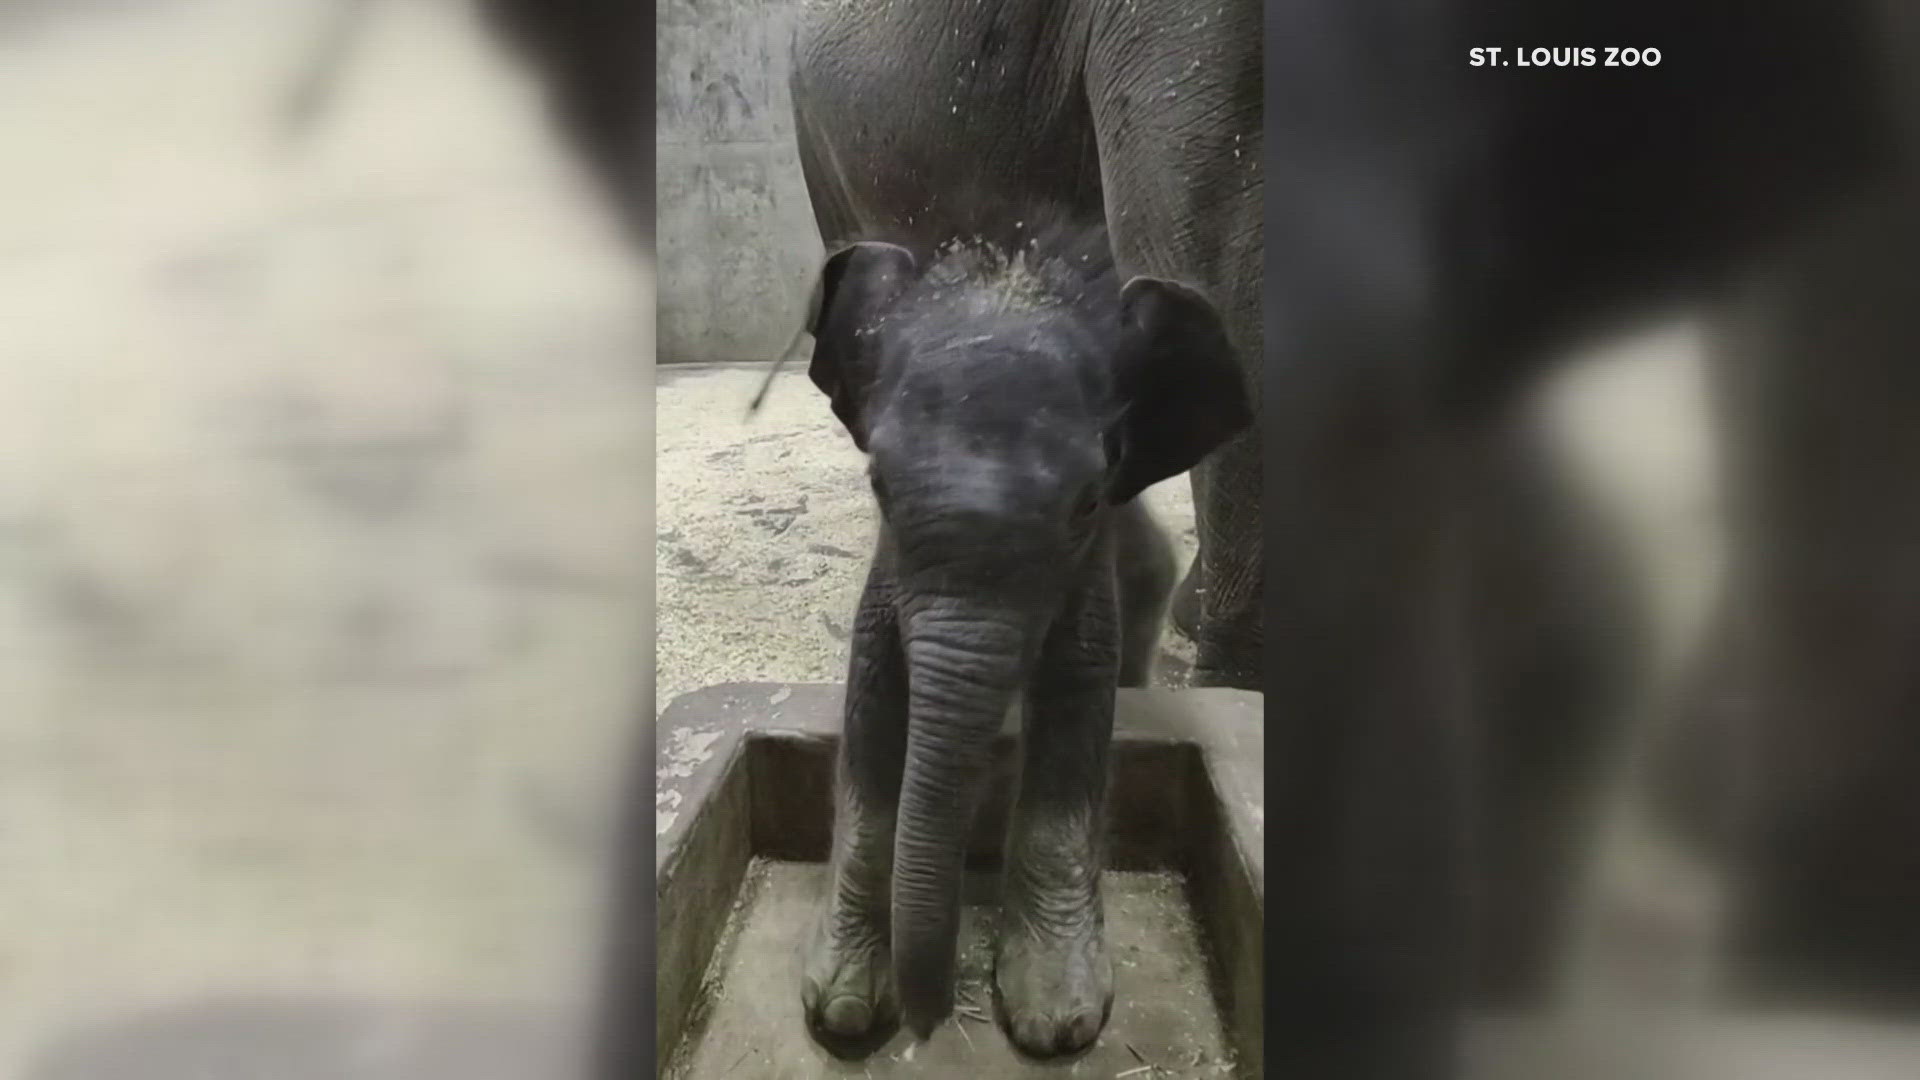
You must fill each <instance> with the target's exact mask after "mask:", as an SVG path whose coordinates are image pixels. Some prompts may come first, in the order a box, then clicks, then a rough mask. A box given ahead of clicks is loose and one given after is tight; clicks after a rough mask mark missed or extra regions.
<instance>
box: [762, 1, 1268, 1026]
mask: <svg viewBox="0 0 1920 1080" xmlns="http://www.w3.org/2000/svg"><path fill="white" fill-rule="evenodd" d="M1259 29H1260V11H1259V8H1258V7H1257V6H1256V5H1254V4H1252V3H1250V2H1248V0H1235V2H1232V3H1220V4H1202V5H1198V6H1193V7H1189V6H1179V7H1177V8H1176V7H1175V6H1173V5H1168V4H1160V3H1147V4H1140V3H1134V2H1130V0H1087V2H1078V3H1075V2H1068V3H1060V4H1037V3H978V2H975V0H948V2H940V0H936V2H930V3H888V2H884V0H875V2H862V0H850V2H846V3H828V4H816V5H812V6H810V7H809V8H808V9H807V13H806V15H805V17H804V20H803V25H802V27H801V29H800V31H799V34H798V39H797V42H796V45H795V51H794V65H793V81H792V90H793V103H794V113H795V120H796V128H797V135H798V141H799V150H800V160H801V164H802V167H803V169H804V171H805V176H806V183H807V189H808V193H809V195H810V197H811V200H812V202H813V208H814V214H815V218H816V221H817V223H818V225H819V227H820V232H821V235H822V238H823V239H824V240H825V242H826V244H827V249H828V251H830V252H836V254H835V255H834V256H833V257H832V258H831V259H830V260H829V262H828V264H827V267H826V272H825V274H824V275H823V277H824V280H825V282H826V284H827V286H828V287H827V288H825V289H823V303H822V307H821V313H820V316H819V321H818V323H817V324H816V327H815V336H816V347H815V353H814V360H813V372H812V374H813V377H814V380H815V382H816V383H819V384H820V385H821V387H822V389H823V390H826V391H827V392H828V393H829V395H830V396H832V398H833V402H834V409H835V412H836V413H837V414H838V415H839V416H840V418H841V420H842V421H843V422H845V423H846V424H847V426H848V428H849V430H850V431H851V432H852V433H853V435H854V438H855V440H856V441H857V442H858V443H860V445H862V447H863V448H865V449H867V450H868V452H869V453H870V455H871V457H872V462H873V471H874V475H875V478H876V481H877V483H878V484H879V487H878V488H877V491H876V494H877V495H878V497H879V500H880V504H881V506H882V508H883V510H884V511H885V514H886V519H887V524H886V527H885V529H884V530H883V534H882V536H881V539H880V542H879V545H878V547H877V549H876V552H875V556H874V566H873V571H872V577H871V578H870V580H869V583H868V587H867V592H866V594H865V597H864V599H863V601H862V604H861V609H860V613H859V617H858V622H857V629H856V631H855V642H854V655H853V663H852V667H851V669H850V673H849V691H848V703H847V712H846V733H845V738H844V741H843V744H842V745H843V748H844V757H843V760H842V763H841V779H840V784H839V807H838V811H839V816H838V818H837V821H836V838H835V856H834V891H833V896H832V899H831V900H830V902H829V905H828V910H827V912H826V913H825V916H824V919H823V922H822V927H821V932H820V935H819V938H818V940H817V941H816V942H815V943H814V944H813V945H812V946H811V948H810V951H809V953H808V956H807V960H806V964H805V969H806V974H805V979H804V984H803V998H804V1002H805V1005H806V1011H807V1015H808V1017H809V1020H810V1022H811V1023H812V1026H813V1028H814V1030H815V1031H816V1033H818V1034H820V1035H822V1036H823V1037H825V1038H827V1039H829V1040H834V1039H857V1038H859V1037H862V1036H867V1035H872V1034H875V1033H876V1029H879V1028H881V1027H882V1026H883V1025H884V1024H885V1022H886V1021H887V1020H889V1019H890V1018H891V1014H893V1013H894V1012H895V1011H896V1008H897V1011H898V1013H899V1016H900V1018H901V1019H903V1020H904V1021H905V1022H906V1023H907V1024H908V1025H909V1026H910V1027H912V1028H913V1029H915V1030H916V1031H919V1032H921V1033H922V1034H926V1033H929V1032H930V1031H931V1030H932V1028H933V1027H934V1026H935V1025H936V1024H938V1023H939V1022H940V1021H941V1020H943V1019H944V1018H946V1017H947V1015H948V1014H949V1013H950V1011H951V1008H952V992H953V986H952V982H953V965H954V958H955V948H956V945H957V942H956V940H955V936H956V931H957V917H958V912H959V890H960V868H961V855H962V849H963V845H964V839H965V835H966V832H967V828H968V824H969V821H970V818H971V810H972V803H971V799H972V796H973V793H974V790H975V787H976V785H977V784H978V782H979V781H980V780H981V779H982V770H983V767H984V763H985V753H986V750H987V747H988V746H989V744H990V741H991V739H992V737H993V735H994V733H995V732H996V731H997V730H998V729H999V728H1000V726H1001V724H1002V721H1003V719H1004V717H1005V715H1006V710H1007V708H1008V706H1009V705H1010V704H1011V703H1012V701H1013V700H1014V697H1015V695H1016V694H1020V693H1024V702H1025V710H1026V711H1025V715H1026V716H1027V717H1028V721H1027V724H1028V727H1027V732H1026V745H1025V750H1024V753H1025V767H1024V770H1023V774H1022V775H1023V779H1022V782H1021V784H1022V786H1021V790H1020V793H1019V796H1018V804H1017V807H1016V812H1015V814H1014V816H1013V821H1012V825H1011V826H1010V828H1011V835H1010V837H1009V840H1008V847H1007V870H1006V891H1005V896H1004V898H1003V903H1004V905H1005V913H1004V916H1003V918H1002V919H1001V926H1002V927H1003V929H1002V932H1001V938H1000V940H999V942H998V944H997V950H996V962H995V977H994V978H995V986H996V999H997V1000H998V1003H999V1006H1000V1010H1001V1018H1002V1022H1003V1024H1004V1026H1005V1027H1006V1029H1007V1031H1008V1033H1009V1035H1010V1036H1011V1038H1012V1040H1013V1042H1014V1043H1015V1045H1017V1046H1018V1047H1019V1048H1021V1049H1022V1050H1024V1051H1026V1052H1027V1053H1030V1054H1034V1055H1039V1056H1049V1055H1054V1054H1060V1053H1066V1052H1072V1051H1076V1050H1079V1049H1082V1048H1084V1047H1085V1046H1087V1045H1089V1044H1090V1043H1091V1042H1092V1041H1093V1039H1094V1038H1095V1036H1097V1035H1098V1033H1099V1031H1100V1029H1101V1027H1102V1026H1103V1025H1104V1023H1105V1020H1106V1016H1107V1010H1108V1008H1109V1004H1110V1001H1111V997H1112V969H1111V966H1110V962H1109V961H1108V959H1107V956H1106V952H1105V947H1104V944H1103V941H1102V916H1101V909H1100V901H1099V892H1098V880H1099V870H1100V868H1101V861H1100V855H1099V851H1098V845H1097V839H1098V837H1099V835H1100V821H1101V801H1102V799H1103V797H1104V791H1105V785H1106V750H1107V743H1108V741H1109V735H1110V728H1111V723H1112V701H1113V690H1114V685H1115V681H1116V679H1117V678H1118V677H1119V675H1120V674H1121V670H1120V669H1121V668H1122V667H1124V668H1125V669H1126V675H1127V679H1128V681H1131V682H1135V683H1136V684H1137V683H1139V682H1143V681H1144V676H1145V671H1146V667H1147V658H1148V656H1149V655H1150V649H1151V643H1152V640H1153V638H1154V635H1155V630H1156V629H1157V626H1158V624H1159V621H1160V619H1161V617H1162V615H1163V612H1164V607H1165V587H1166V586H1167V585H1168V584H1170V582H1169V580H1168V577H1169V574H1168V572H1167V569H1168V568H1167V567H1166V564H1165V556H1164V551H1165V550H1166V543H1165V539H1164V537H1161V536H1159V535H1158V532H1157V529H1155V527H1154V526H1153V525H1152V523H1151V522H1150V521H1148V520H1147V519H1146V517H1145V516H1144V514H1142V513H1140V512H1139V511H1138V509H1137V508H1134V507H1131V506H1128V505H1126V501H1127V500H1128V499H1130V498H1131V496H1132V495H1133V494H1134V493H1137V491H1138V490H1139V488H1140V487H1142V486H1144V485H1145V484H1148V483H1152V482H1153V481H1154V480H1155V479H1165V478H1167V477H1170V476H1173V475H1176V474H1178V473H1179V472H1181V471H1184V470H1187V469H1191V468H1193V467H1194V466H1196V465H1200V464H1201V462H1202V461H1203V459H1205V461H1206V464H1205V465H1203V466H1201V468H1200V470H1199V471H1198V472H1197V473H1196V477H1195V480H1194V485H1195V494H1196V506H1197V517H1198V520H1199V527H1200V532H1201V534H1202V540H1201V546H1202V549H1203V551H1204V552H1205V555H1204V562H1205V569H1204V575H1205V588H1206V592H1205V594H1204V595H1205V603H1204V608H1203V611H1202V614H1201V618H1200V626H1199V627H1198V633H1197V638H1198V651H1199V655H1198V662H1197V664H1196V667H1195V670H1194V680H1195V681H1196V682H1198V683H1201V684H1224V685H1234V686H1243V687H1248V688H1258V685H1259V670H1260V663H1259V660H1260V655H1259V654H1260V646H1261V629H1260V628H1261V611H1260V577H1261V572H1262V571H1261V551H1260V540H1259V494H1260V480H1259V462H1258V438H1257V431H1256V429H1255V428H1254V427H1253V426H1252V424H1250V423H1249V421H1251V420H1252V418H1253V416H1252V414H1257V412H1258V408H1259V398H1258V379H1257V378H1255V377H1251V375H1250V374H1248V372H1250V371H1251V368H1252V365H1253V364H1254V363H1255V362H1256V358H1257V357H1259V356H1260V355H1261V337H1260V310H1259V296H1260V273H1261V271H1260V250H1261V236H1260V230H1261V207H1260V170H1259V159H1260V66H1259V65H1260V54H1259V45H1258V34H1259ZM1201 56H1205V57H1207V61H1206V62H1204V63H1202V62H1199V61H1198V60H1196V59H1195V58H1196V57H1201ZM1050 207H1051V208H1058V214H1059V215H1060V216H1063V217H1064V218H1066V219H1068V220H1072V221H1076V222H1090V223H1101V224H1104V225H1105V226H1106V230H1107V232H1108V234H1109V235H1110V237H1111V245H1112V255H1113V259H1114V262H1115V264H1116V276H1115V277H1114V278H1113V281H1115V282H1124V283H1126V285H1125V289H1124V296H1123V295H1122V291H1121V290H1120V289H1119V288H1117V287H1115V286H1113V285H1111V284H1109V285H1107V286H1104V287H1102V289H1101V290H1095V291H1096V292H1100V291H1104V293H1106V294H1109V296H1108V297H1107V300H1102V301H1101V302H1103V303H1104V302H1108V300H1111V299H1124V301H1125V303H1124V310H1123V311H1122V312H1120V313H1119V315H1118V316H1117V317H1118V318H1119V319H1120V320H1121V321H1122V322H1123V323H1124V324H1125V331H1124V333H1121V334H1120V336H1118V337H1115V336H1114V335H1115V330H1114V329H1113V328H1112V327H1108V328H1107V329H1104V330H1102V329H1100V327H1101V326H1102V325H1103V323H1102V320H1103V319H1105V320H1107V321H1108V322H1111V319H1112V317H1110V316H1106V315H1097V314H1089V313H1088V312H1085V311H1080V312H1076V313H1075V314H1073V315H1071V316H1069V315H1067V314H1062V313H1050V314H1047V315H1045V316H1044V317H1040V318H1039V321H1038V322H1031V323H1024V324H1023V323H1020V322H1018V321H1016V322H1014V323H1005V322H1004V321H1002V317H998V316H996V317H994V318H990V319H987V321H986V322H984V323H977V320H976V319H975V317H973V316H969V315H967V314H966V313H965V310H964V309H965V306H966V304H967V303H970V302H971V301H966V300H960V299H955V298H954V296H953V295H952V294H946V295H945V298H944V299H942V300H940V301H938V302H936V301H934V300H932V299H922V300H917V301H915V303H916V304H918V305H919V306H918V307H916V308H915V309H914V310H913V311H912V313H910V314H908V313H901V314H899V315H897V316H896V317H895V318H893V319H892V320H891V321H889V322H887V323H885V324H883V326H884V328H883V329H880V330H878V331H876V332H875V333H874V335H873V336H872V337H871V338H855V337H852V336H850V333H843V332H842V331H841V329H840V328H839V324H838V323H837V322H836V320H838V319H841V318H857V319H859V320H861V321H862V325H864V321H865V320H867V319H869V318H871V317H872V315H873V314H875V313H876V312H878V311H881V310H886V309H888V302H886V301H883V300H880V299H877V297H879V296H881V295H883V294H885V293H886V291H887V290H888V289H892V288H896V287H898V286H899V283H900V282H902V281H903V280H908V279H911V278H912V277H913V276H914V275H915V274H916V273H918V272H920V270H921V269H923V268H924V267H926V266H927V265H928V262H929V259H930V255H931V251H932V249H933V248H935V247H936V246H937V245H939V244H941V243H943V242H945V241H947V240H949V239H951V238H955V237H975V236H977V237H982V238H984V239H986V240H987V241H989V242H990V243H993V244H996V245H998V246H1000V247H1002V248H1006V249H1017V248H1020V247H1023V246H1025V245H1026V244H1027V243H1028V242H1029V240H1030V239H1031V237H1032V233H1033V231H1034V229H1035V228H1036V218H1037V217H1040V216H1042V215H1049V214H1051V213H1052V211H1049V209H1048V208H1050ZM856 241H880V242H885V243H883V244H878V245H876V244H872V243H869V244H866V245H856V246H854V247H851V248H848V247H846V246H845V245H848V244H850V243H853V242H856ZM1045 246H1046V245H1045V244H1044V243H1043V248H1044V247H1045ZM849 290H854V291H851V292H850V291H849ZM983 302H984V301H983ZM942 304H947V305H952V304H959V305H961V306H960V307H959V308H954V307H950V306H949V307H942V306H941V305H942ZM1088 320H1090V321H1088ZM976 323H977V324H976ZM1076 324H1079V325H1080V326H1081V329H1080V330H1078V331H1074V332H1072V333H1069V332H1068V330H1067V328H1068V327H1069V326H1073V325H1076ZM1029 334H1034V335H1038V336H1037V337H1033V338H1029V337H1028V335H1029ZM1076 335H1077V336H1078V337H1080V338H1085V341H1084V342H1081V343H1077V344H1074V343H1070V339H1074V338H1075V337H1076ZM969 341H972V342H974V343H973V344H964V343H965V342H969ZM955 342H960V343H962V344H957V345H956V344H953V343H955ZM1149 342H1151V343H1153V344H1147V343H1149ZM946 346H952V347H951V351H950V352H949V353H947V354H945V355H946V357H947V358H946V359H945V360H940V358H939V357H938V356H936V354H935V351H934V350H937V349H940V348H942V347H946ZM1036 349H1037V350H1038V351H1037V352H1036V351H1035V350H1036ZM869 350H875V351H876V352H871V353H870V352H869ZM1013 353H1020V354H1022V356H1023V358H1024V359H1023V360H1022V361H1021V362H1020V363H1011V362H1009V361H1010V360H1011V358H1012V354H1013ZM881 354H884V357H885V358H884V359H881V358H879V357H880V355H881ZM1003 355H1004V356H1006V357H1007V358H1008V359H1007V360H1002V359H999V357H1001V356H1003ZM1122 356H1127V357H1133V359H1126V360H1122V359H1121V357H1122ZM851 357H859V358H860V359H859V371H860V375H859V378H856V379H850V378H849V376H848V374H847V371H848V363H849V358H851ZM1116 363H1118V364H1119V368H1118V369H1116V368H1115V366H1114V365H1115V364H1116ZM1134 367H1138V368H1139V371H1140V372H1141V374H1139V375H1138V378H1140V379H1150V380H1153V381H1151V385H1152V387H1153V389H1152V390H1150V391H1149V390H1146V389H1145V388H1146V387H1147V386H1148V385H1149V382H1138V383H1136V384H1130V385H1127V386H1106V387H1102V386H1101V383H1102V381H1103V380H1106V379H1110V378H1112V377H1113V376H1112V374H1111V372H1112V371H1114V370H1131V369H1132V368H1134ZM875 371H877V372H879V373H880V374H874V372H875ZM1070 372H1071V373H1073V374H1071V376H1069V373H1070ZM1148 373H1151V374H1148ZM1089 379H1091V380H1092V381H1091V382H1088V380H1089ZM863 380H865V381H863ZM874 380H877V381H874ZM1076 384H1077V385H1076ZM969 394H971V395H972V396H971V397H969V396H968V395H969ZM1123 406H1124V407H1125V411H1123V412H1116V411H1115V410H1117V409H1120V408H1121V407H1123ZM1090 409H1091V411H1089V410H1090ZM1249 410H1251V413H1250V412H1249ZM1116 422H1118V426H1116ZM1103 429H1104V430H1105V432H1106V434H1104V435H1103V434H1102V431H1103ZM989 430H991V431H994V432H997V433H998V434H988V433H987V432H988V431H989ZM1049 431H1051V432H1054V434H1047V432H1049ZM1242 432H1245V433H1246V434H1244V435H1243V436H1242V437H1240V438H1238V439H1236V440H1234V441H1232V442H1231V443H1227V444H1226V445H1225V446H1224V447H1223V446H1222V443H1223V441H1225V440H1227V439H1228V438H1229V437H1231V436H1234V435H1240V434H1241V433H1242ZM1116 433H1117V434H1119V435H1120V436H1121V437H1119V438H1118V439H1116V438H1114V435H1115V434H1116ZM1209 454H1211V456H1209ZM1089 485H1092V487H1091V488H1090V487H1089ZM1090 490H1092V491H1103V492H1104V494H1103V495H1101V496H1100V497H1099V498H1098V499H1097V500H1096V503H1097V508H1096V509H1094V510H1093V511H1092V512H1091V517H1089V518H1088V519H1087V522H1086V524H1084V525H1082V524H1077V523H1076V521H1077V519H1076V518H1075V517H1074V515H1075V514H1076V513H1079V512H1080V511H1078V510H1077V509H1076V508H1077V507H1081V506H1082V505H1083V503H1082V500H1083V499H1084V498H1086V495H1087V492H1088V491H1090ZM1113 547H1120V548H1122V549H1124V550H1125V551H1127V552H1129V553H1131V555H1130V557H1129V558H1128V560H1127V561H1126V562H1125V564H1124V565H1123V567H1122V569H1121V573H1120V575H1119V576H1120V579H1121V582H1122V584H1123V585H1127V586H1131V587H1130V588H1127V589H1125V590H1123V593H1122V595H1121V596H1120V598H1119V616H1120V619H1121V621H1122V622H1123V623H1124V624H1125V626H1126V629H1121V628H1120V627H1119V626H1117V625H1116V622H1115V619H1116V613H1115V601H1114V598H1113V581H1114V577H1115V572H1114V562H1113V556H1112V554H1111V549H1112V548H1113ZM1156 594H1157V595H1156ZM1122 643H1124V644H1125V646H1126V649H1125V652H1124V654H1123V653H1122V652H1121V650H1120V649H1119V645H1120V644H1122Z"/></svg>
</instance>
